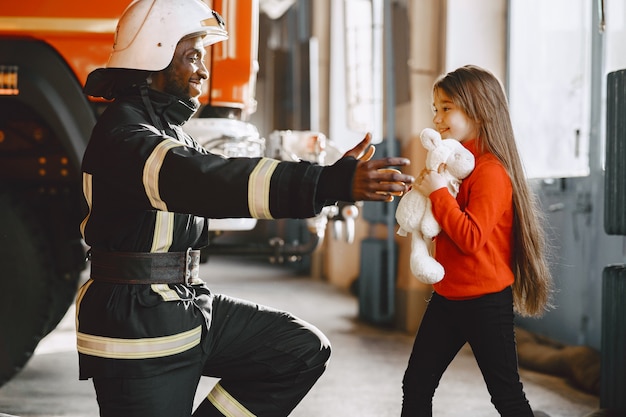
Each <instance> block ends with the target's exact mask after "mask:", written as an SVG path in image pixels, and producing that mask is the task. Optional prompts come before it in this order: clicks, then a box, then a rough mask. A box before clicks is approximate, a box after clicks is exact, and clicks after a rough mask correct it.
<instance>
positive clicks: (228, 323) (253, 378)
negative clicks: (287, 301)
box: [94, 295, 330, 417]
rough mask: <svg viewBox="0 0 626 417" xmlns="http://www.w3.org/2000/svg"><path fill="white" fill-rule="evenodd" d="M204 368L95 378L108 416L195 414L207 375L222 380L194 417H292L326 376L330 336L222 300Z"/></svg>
mask: <svg viewBox="0 0 626 417" xmlns="http://www.w3.org/2000/svg"><path fill="white" fill-rule="evenodd" d="M212 307H213V308H212V324H211V328H210V330H209V331H208V333H207V332H205V334H203V338H208V339H207V340H205V341H204V343H203V345H204V346H208V348H206V352H205V355H204V358H203V362H202V363H198V364H192V365H189V364H187V365H185V366H183V367H181V368H178V369H175V370H172V371H169V372H167V373H164V374H160V375H156V376H153V377H149V378H94V386H95V389H96V395H97V398H98V404H99V406H100V415H101V416H102V417H144V416H145V417H189V416H190V415H191V410H192V407H193V400H194V396H195V392H196V388H197V386H198V382H199V381H200V377H201V376H202V375H206V376H211V377H216V378H221V379H220V381H219V383H218V384H217V385H216V386H215V388H213V390H212V391H211V392H210V393H209V395H208V396H207V397H206V398H205V400H204V402H203V403H202V404H201V405H200V406H199V407H198V409H196V411H195V412H194V413H193V415H194V416H199V417H215V416H224V415H229V416H237V417H239V416H241V417H247V416H252V415H254V416H259V417H263V416H266V417H281V416H287V415H289V413H290V412H291V410H293V408H294V407H295V406H296V405H297V404H298V403H299V402H300V400H301V399H302V398H303V397H304V396H305V395H306V393H307V392H308V391H309V390H310V388H311V387H312V386H313V384H314V383H315V381H317V379H318V378H319V377H320V376H321V375H322V373H323V372H324V370H325V367H326V363H327V361H328V359H329V357H330V346H329V342H328V339H327V338H326V337H325V336H324V335H323V334H322V333H321V332H320V331H319V330H317V329H316V328H315V327H314V326H312V325H310V324H308V323H306V322H304V321H302V320H299V319H298V318H296V317H294V316H292V315H290V314H289V313H286V312H282V311H277V310H273V309H269V308H266V307H263V306H259V305H257V304H253V303H249V302H246V301H242V300H238V299H234V298H231V297H226V296H221V295H216V296H215V299H214V301H213V304H212Z"/></svg>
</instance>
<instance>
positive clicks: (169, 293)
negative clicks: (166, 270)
mask: <svg viewBox="0 0 626 417" xmlns="http://www.w3.org/2000/svg"><path fill="white" fill-rule="evenodd" d="M150 288H151V289H152V291H154V292H155V293H157V294H159V295H160V296H161V298H162V299H163V301H178V300H180V296H179V295H178V293H177V292H176V291H174V290H173V289H171V288H170V286H169V285H168V284H152V285H150Z"/></svg>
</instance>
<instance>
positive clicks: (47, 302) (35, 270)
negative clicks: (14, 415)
mask: <svg viewBox="0 0 626 417" xmlns="http://www.w3.org/2000/svg"><path fill="white" fill-rule="evenodd" d="M54 244H55V243H54V242H52V241H50V240H48V239H47V237H46V234H45V229H44V228H43V227H42V225H41V224H40V221H39V220H38V218H37V216H35V215H34V214H33V213H29V210H28V209H27V207H26V206H23V205H21V204H19V203H17V202H16V201H15V199H14V198H13V197H11V196H10V195H9V194H0V265H2V274H1V275H0V386H2V385H3V384H4V383H6V382H7V381H8V380H9V379H11V378H12V377H13V376H14V375H15V374H17V373H18V372H19V371H20V370H21V369H22V368H23V367H24V365H25V364H26V363H27V362H28V360H29V359H30V357H31V356H32V354H33V352H34V350H35V348H36V347H37V344H38V343H39V341H40V340H41V339H42V338H43V337H44V336H45V335H46V334H48V333H49V332H50V331H52V329H54V328H55V327H56V325H57V324H58V322H59V321H60V320H61V318H63V316H64V315H65V313H66V312H67V309H68V307H69V306H70V304H71V303H72V301H73V299H74V296H75V293H76V286H77V282H78V276H79V273H78V272H75V273H70V274H62V275H63V276H59V275H60V274H59V273H58V272H57V271H56V268H55V265H54V259H53V256H52V254H51V253H52V252H51V246H52V245H54Z"/></svg>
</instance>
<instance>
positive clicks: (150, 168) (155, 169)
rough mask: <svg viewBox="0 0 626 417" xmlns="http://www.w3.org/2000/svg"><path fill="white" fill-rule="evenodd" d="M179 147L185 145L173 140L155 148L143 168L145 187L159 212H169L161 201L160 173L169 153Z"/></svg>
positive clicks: (163, 142)
mask: <svg viewBox="0 0 626 417" xmlns="http://www.w3.org/2000/svg"><path fill="white" fill-rule="evenodd" d="M177 146H183V144H182V143H178V142H176V141H174V140H172V139H166V140H164V141H162V142H161V143H159V144H158V145H157V146H156V148H154V150H153V151H152V154H151V155H150V156H149V157H148V160H147V161H146V165H145V166H144V167H143V186H144V188H145V189H146V195H147V196H148V198H149V199H150V203H151V204H152V206H153V207H155V208H157V209H159V210H164V211H167V205H166V204H165V202H164V201H163V200H161V195H160V193H159V172H160V171H161V166H162V165H163V161H164V160H165V155H167V152H168V151H169V150H170V149H172V148H175V147H177Z"/></svg>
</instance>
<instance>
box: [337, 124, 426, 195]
mask: <svg viewBox="0 0 626 417" xmlns="http://www.w3.org/2000/svg"><path fill="white" fill-rule="evenodd" d="M371 140H372V136H371V134H369V133H368V134H367V135H365V138H364V139H363V140H362V141H361V142H359V143H358V144H357V145H356V146H355V147H354V148H352V149H351V150H349V151H348V152H346V153H345V154H344V157H346V156H352V157H354V158H356V159H358V160H359V162H358V164H357V166H356V171H355V173H354V180H353V182H352V198H353V199H354V201H364V200H367V201H387V202H390V201H393V197H394V196H401V195H402V194H404V193H405V192H407V191H408V190H409V187H410V186H411V184H412V183H413V181H414V180H415V179H414V178H413V177H412V176H410V175H406V174H402V173H401V172H400V171H398V170H395V169H389V168H388V167H389V166H406V165H409V164H410V163H411V161H409V160H408V159H407V158H402V157H387V158H380V159H374V160H372V159H371V158H372V156H373V155H374V152H375V150H376V148H375V147H374V146H370V142H371ZM368 147H369V148H368Z"/></svg>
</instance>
